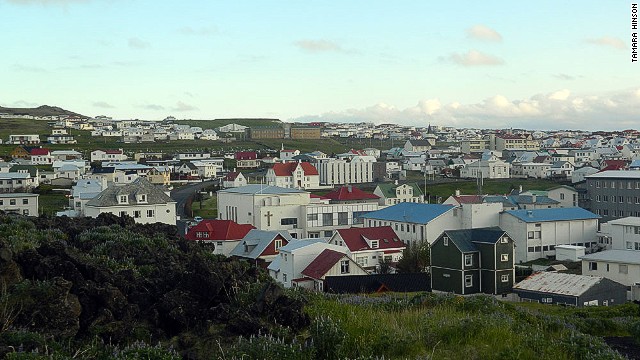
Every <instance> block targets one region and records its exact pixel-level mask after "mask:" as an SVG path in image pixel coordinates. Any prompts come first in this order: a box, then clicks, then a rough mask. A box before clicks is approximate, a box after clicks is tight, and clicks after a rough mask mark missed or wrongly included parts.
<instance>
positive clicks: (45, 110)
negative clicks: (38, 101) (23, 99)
mask: <svg viewBox="0 0 640 360" xmlns="http://www.w3.org/2000/svg"><path fill="white" fill-rule="evenodd" d="M3 113H4V114H11V115H32V116H59V115H68V116H79V117H84V118H86V117H87V116H84V115H81V114H78V113H75V112H73V111H69V110H65V109H63V108H60V107H57V106H49V105H42V106H38V107H37V108H7V107H2V106H0V114H3Z"/></svg>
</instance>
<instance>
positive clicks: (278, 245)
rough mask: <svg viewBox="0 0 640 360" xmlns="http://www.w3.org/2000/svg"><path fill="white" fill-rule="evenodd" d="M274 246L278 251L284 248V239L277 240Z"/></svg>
mask: <svg viewBox="0 0 640 360" xmlns="http://www.w3.org/2000/svg"><path fill="white" fill-rule="evenodd" d="M273 244H274V247H275V249H276V250H278V249H280V248H281V247H282V239H276V240H275V241H274V242H273Z"/></svg>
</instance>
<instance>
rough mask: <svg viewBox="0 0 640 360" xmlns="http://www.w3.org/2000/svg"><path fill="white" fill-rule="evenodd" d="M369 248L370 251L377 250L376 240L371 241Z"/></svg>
mask: <svg viewBox="0 0 640 360" xmlns="http://www.w3.org/2000/svg"><path fill="white" fill-rule="evenodd" d="M371 248H372V249H377V248H378V240H371Z"/></svg>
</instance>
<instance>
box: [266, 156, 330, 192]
mask: <svg viewBox="0 0 640 360" xmlns="http://www.w3.org/2000/svg"><path fill="white" fill-rule="evenodd" d="M265 178H266V182H267V185H272V186H279V187H284V188H295V189H317V188H319V187H320V175H319V174H318V170H317V169H316V168H315V166H313V165H312V164H311V163H308V162H288V163H277V164H273V167H272V168H270V169H269V170H267V174H266V176H265Z"/></svg>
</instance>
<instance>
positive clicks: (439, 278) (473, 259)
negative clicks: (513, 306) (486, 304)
mask: <svg viewBox="0 0 640 360" xmlns="http://www.w3.org/2000/svg"><path fill="white" fill-rule="evenodd" d="M514 249H515V248H514V242H513V239H511V237H509V236H508V235H507V233H506V232H505V231H504V230H502V229H500V228H499V227H490V228H478V229H467V230H448V231H445V232H444V233H442V235H440V237H438V238H437V239H436V241H434V242H433V244H431V287H432V289H433V291H444V292H452V293H455V294H460V295H469V294H478V293H484V294H495V295H498V294H507V293H510V292H511V288H512V287H513V278H514V275H515V267H514V263H513V261H514V255H515V254H514Z"/></svg>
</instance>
